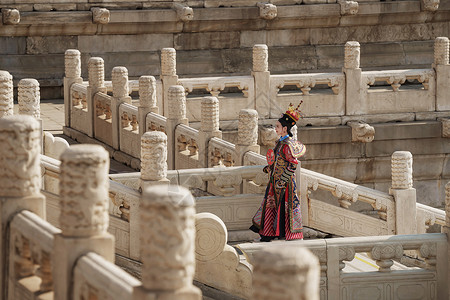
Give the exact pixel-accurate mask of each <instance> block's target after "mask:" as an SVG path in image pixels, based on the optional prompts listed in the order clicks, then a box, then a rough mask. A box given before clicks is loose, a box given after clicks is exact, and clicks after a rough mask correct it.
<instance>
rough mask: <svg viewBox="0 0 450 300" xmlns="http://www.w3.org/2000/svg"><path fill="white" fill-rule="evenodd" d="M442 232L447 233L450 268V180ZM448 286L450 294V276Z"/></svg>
mask: <svg viewBox="0 0 450 300" xmlns="http://www.w3.org/2000/svg"><path fill="white" fill-rule="evenodd" d="M442 232H443V233H445V234H447V245H448V249H447V270H450V269H449V268H450V181H449V182H447V184H446V185H445V226H444V227H443V228H442ZM447 288H448V294H449V295H450V276H448V277H447Z"/></svg>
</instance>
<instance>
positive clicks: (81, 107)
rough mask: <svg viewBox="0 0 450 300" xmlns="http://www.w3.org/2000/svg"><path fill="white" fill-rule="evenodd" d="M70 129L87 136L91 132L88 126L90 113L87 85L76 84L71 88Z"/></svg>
mask: <svg viewBox="0 0 450 300" xmlns="http://www.w3.org/2000/svg"><path fill="white" fill-rule="evenodd" d="M69 93H70V103H71V105H70V127H72V128H73V129H76V130H78V131H81V132H83V133H85V134H87V133H88V132H89V129H88V128H87V126H88V125H89V122H88V119H89V117H90V112H88V108H87V85H84V84H79V83H74V84H72V85H71V86H70V91H69Z"/></svg>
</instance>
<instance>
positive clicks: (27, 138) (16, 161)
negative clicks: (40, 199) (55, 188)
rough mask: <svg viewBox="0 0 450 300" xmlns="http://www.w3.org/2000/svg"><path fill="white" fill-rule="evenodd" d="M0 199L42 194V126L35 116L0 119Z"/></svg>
mask: <svg viewBox="0 0 450 300" xmlns="http://www.w3.org/2000/svg"><path fill="white" fill-rule="evenodd" d="M0 144H1V145H2V146H1V147H0V166H1V168H0V177H1V178H2V180H0V197H25V196H34V195H39V194H40V189H41V168H40V158H39V155H40V153H41V126H40V124H39V122H38V121H37V120H36V119H35V118H33V117H31V116H24V115H18V116H6V117H3V118H0Z"/></svg>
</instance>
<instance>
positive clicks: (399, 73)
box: [361, 69, 436, 114]
mask: <svg viewBox="0 0 450 300" xmlns="http://www.w3.org/2000/svg"><path fill="white" fill-rule="evenodd" d="M361 77H362V78H361V80H362V82H361V84H362V85H363V86H362V91H363V92H364V94H365V96H366V97H363V98H366V99H363V100H362V103H361V108H362V110H363V111H362V113H363V114H379V113H399V112H421V111H434V110H435V96H436V84H435V82H436V74H435V72H434V70H433V69H415V70H414V69H412V70H389V71H367V72H362V74H361ZM406 82H410V83H416V84H415V85H405V83H406ZM376 83H382V84H390V85H391V87H390V88H387V87H386V86H376ZM364 86H365V87H366V88H365V89H364V88H363V87H364Z"/></svg>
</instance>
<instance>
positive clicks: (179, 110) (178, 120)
mask: <svg viewBox="0 0 450 300" xmlns="http://www.w3.org/2000/svg"><path fill="white" fill-rule="evenodd" d="M166 103H167V109H168V113H167V123H166V133H167V154H168V156H167V165H168V168H169V170H174V169H175V149H176V147H175V146H176V145H175V142H176V141H175V129H176V127H177V126H178V125H180V124H184V125H188V124H189V121H188V119H187V118H186V93H185V90H184V87H183V86H181V85H173V86H171V87H169V90H168V94H167V101H166Z"/></svg>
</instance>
